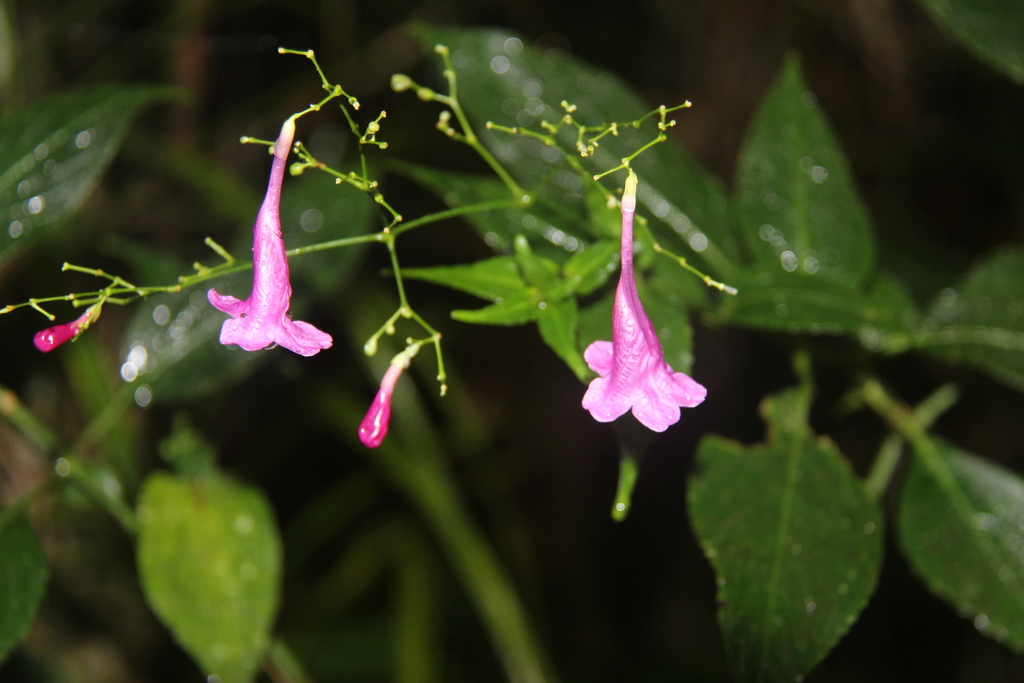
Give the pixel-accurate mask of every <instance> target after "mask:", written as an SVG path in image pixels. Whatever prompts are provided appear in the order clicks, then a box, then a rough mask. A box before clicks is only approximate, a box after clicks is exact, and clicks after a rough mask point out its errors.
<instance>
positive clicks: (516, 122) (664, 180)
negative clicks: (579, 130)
mask: <svg viewBox="0 0 1024 683" xmlns="http://www.w3.org/2000/svg"><path fill="white" fill-rule="evenodd" d="M415 32H416V35H417V37H418V38H419V39H420V42H421V44H422V45H423V47H424V49H426V50H431V51H432V50H433V48H434V45H436V44H437V43H442V44H444V45H447V46H449V47H450V48H451V50H452V60H453V62H454V64H455V69H456V74H457V76H458V82H459V101H460V102H461V103H462V106H463V108H464V109H465V110H466V112H467V114H468V115H469V117H470V120H471V122H472V123H473V124H474V126H475V127H476V132H477V134H478V135H479V136H480V137H481V139H482V140H484V142H485V143H486V144H487V146H488V147H489V148H490V149H491V150H492V151H493V152H494V154H495V156H496V157H497V158H498V160H499V161H500V162H501V163H502V164H503V165H505V167H506V168H508V169H509V170H510V171H511V172H512V173H513V175H514V176H516V178H517V179H518V180H519V181H520V182H521V183H524V184H525V186H527V187H528V188H533V187H536V186H538V185H540V184H541V182H542V180H544V179H545V178H551V183H550V184H549V185H546V186H545V187H546V188H547V190H548V192H546V193H545V195H544V196H545V197H546V198H548V199H550V200H552V201H558V202H560V203H561V204H562V205H563V206H571V207H575V206H577V205H579V204H581V203H585V200H584V198H583V194H585V187H584V186H583V184H579V185H577V184H575V183H576V182H577V181H579V180H581V178H580V176H579V175H578V174H577V173H576V172H575V171H571V170H568V169H567V167H566V165H565V164H564V162H562V161H560V160H559V159H558V158H557V157H554V158H555V161H553V162H551V161H548V160H547V159H546V158H545V156H543V155H542V154H541V151H542V148H543V147H544V144H543V143H542V142H540V141H539V140H529V139H525V138H523V137H520V136H512V135H509V134H507V133H503V132H498V131H488V130H485V129H484V124H485V123H486V122H487V121H488V120H490V121H493V122H495V123H498V124H501V125H505V126H520V127H532V128H533V129H534V130H537V131H539V130H541V129H540V121H541V120H547V121H549V122H554V121H555V120H556V119H559V118H561V116H562V115H563V114H564V111H563V109H562V107H561V105H560V102H561V101H562V100H566V101H568V102H570V103H572V104H574V105H576V106H577V110H576V111H575V112H574V113H573V116H574V117H576V119H577V120H579V121H581V122H582V123H584V124H585V125H591V126H592V125H599V124H602V123H605V124H607V123H611V122H625V121H633V120H636V119H638V118H639V117H640V116H643V115H644V114H646V113H647V112H648V111H650V109H651V107H649V106H647V105H646V104H645V103H644V102H643V101H642V99H641V98H640V97H638V96H637V95H636V93H634V92H633V91H632V90H631V89H630V88H628V87H627V86H626V85H625V84H624V83H622V81H620V80H618V79H617V78H616V77H615V76H614V75H612V74H611V73H609V72H607V71H605V70H603V69H599V68H597V67H595V66H592V65H589V64H586V63H585V62H583V61H581V60H578V59H576V58H574V57H571V56H569V55H567V54H565V53H563V52H560V51H557V50H542V49H537V48H534V47H532V46H529V45H527V46H524V47H522V49H521V50H519V51H516V50H515V49H514V48H513V47H510V48H506V45H516V43H515V42H509V38H512V36H511V35H509V34H507V33H505V32H503V31H497V30H487V29H457V28H448V27H438V26H427V25H422V24H420V25H416V26H415ZM517 40H518V39H517ZM518 45H520V46H521V45H522V43H518ZM495 57H501V58H502V59H505V60H508V64H509V68H508V69H507V70H505V71H504V72H503V73H501V74H496V73H495V72H494V71H493V70H492V69H491V61H492V59H494V58H495ZM526 83H535V84H536V85H537V86H539V94H536V95H535V96H534V95H533V93H535V92H537V88H530V89H526V90H525V91H524V84H526ZM528 100H529V101H528ZM669 104H672V103H669ZM512 105H514V108H513V107H512ZM526 107H530V109H528V110H527V109H526ZM685 116H686V112H685V111H680V112H676V113H675V114H674V117H675V118H679V119H680V120H684V119H685ZM566 133H567V134H568V133H569V131H568V130H566ZM656 136H657V129H656V126H655V124H654V121H648V122H647V123H646V124H645V126H644V127H643V128H642V129H641V130H640V131H637V130H634V129H633V128H624V127H620V128H619V134H618V135H617V136H610V135H609V136H606V137H605V138H603V139H602V140H601V142H600V144H599V146H598V147H597V148H596V150H595V153H594V154H593V155H592V156H590V157H587V158H586V159H582V160H581V163H583V164H585V165H586V167H587V169H589V170H590V171H591V172H600V171H606V170H608V169H610V168H613V167H615V166H618V165H619V163H620V160H621V158H622V157H624V156H626V155H628V154H632V153H634V152H636V151H637V150H638V149H639V148H640V147H641V146H643V145H644V144H646V143H647V142H649V141H650V140H653V139H654V138H655V137H656ZM574 142H575V134H572V135H567V138H566V139H564V140H563V143H564V145H563V146H564V148H565V149H566V150H567V151H570V153H572V154H575V151H573V150H574V149H575V148H574ZM577 158H579V157H577ZM632 167H633V169H634V170H635V171H636V172H637V173H638V174H639V175H640V179H641V185H640V188H639V189H638V192H637V200H638V202H639V204H640V205H641V206H646V207H647V208H648V209H649V210H650V211H651V213H653V214H654V215H655V216H657V217H658V218H659V219H660V220H661V221H663V222H664V223H665V224H666V225H668V226H671V227H672V228H673V229H675V230H676V231H677V232H678V233H679V234H680V235H681V236H682V237H683V239H684V240H685V241H691V240H696V241H697V242H702V241H703V239H702V238H701V237H698V235H702V236H704V237H706V238H707V240H708V244H707V246H706V247H705V249H704V250H703V251H702V252H701V253H700V256H701V258H703V259H705V260H706V261H707V262H708V263H710V264H712V266H713V267H715V268H716V269H720V270H727V269H731V268H733V267H734V264H735V263H736V262H737V260H738V247H737V245H736V243H735V240H734V239H733V235H732V232H731V229H730V227H729V220H728V211H727V208H728V204H727V200H726V192H725V190H724V188H723V186H722V183H721V181H719V180H718V179H717V178H715V177H714V176H712V175H711V174H709V173H708V172H707V171H706V170H704V169H703V168H702V167H701V166H700V164H699V163H697V162H696V161H695V160H693V158H692V157H691V156H690V155H689V154H688V153H686V151H685V150H683V149H682V148H681V147H678V146H676V145H675V144H673V143H672V142H665V143H662V144H659V145H656V146H654V147H653V148H651V149H650V150H648V151H646V152H644V153H643V154H641V155H640V156H639V157H637V159H636V160H634V161H633V163H632ZM572 178H576V180H572ZM560 179H564V184H563V185H559V184H558V182H559V180H560ZM619 182H621V180H620V181H619Z"/></svg>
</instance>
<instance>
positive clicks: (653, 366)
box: [583, 171, 708, 432]
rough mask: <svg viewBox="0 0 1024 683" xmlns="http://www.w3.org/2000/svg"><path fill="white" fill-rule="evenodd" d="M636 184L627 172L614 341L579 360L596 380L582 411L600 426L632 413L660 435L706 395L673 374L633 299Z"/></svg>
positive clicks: (603, 343) (594, 347)
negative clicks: (682, 409) (680, 414)
mask: <svg viewBox="0 0 1024 683" xmlns="http://www.w3.org/2000/svg"><path fill="white" fill-rule="evenodd" d="M636 185H637V178H636V174H634V173H633V171H630V172H629V178H628V179H627V180H626V189H625V191H624V192H623V194H622V272H621V274H620V275H619V286H618V287H617V288H616V290H615V308H614V309H613V310H612V340H611V341H610V342H607V341H596V342H594V343H593V344H591V345H590V346H588V347H587V350H586V352H584V354H583V357H584V359H585V360H586V361H587V365H589V366H590V369H591V370H593V371H594V372H596V373H597V374H598V375H600V377H598V378H596V379H594V380H593V381H592V382H591V383H590V387H589V388H588V389H587V393H586V394H585V395H584V396H583V407H584V408H585V409H587V410H589V411H590V413H591V415H593V416H594V419H595V420H597V421H598V422H611V421H612V420H614V419H616V418H618V417H620V416H622V415H624V414H625V413H626V411H627V410H629V409H630V408H632V409H633V415H634V416H635V417H636V419H637V420H639V421H640V422H641V423H642V424H644V425H645V426H646V427H648V428H649V429H652V430H654V431H656V432H663V431H665V430H666V429H668V427H669V425H673V424H675V423H676V422H678V421H679V408H680V406H682V407H684V408H692V407H694V406H696V405H699V404H700V403H701V402H702V401H703V400H704V397H705V396H707V393H708V392H707V389H705V388H704V387H703V386H701V385H700V384H698V383H697V382H695V381H693V380H692V379H690V378H689V377H688V376H687V375H685V374H683V373H681V372H674V371H673V370H672V368H671V367H670V366H669V364H668V363H666V362H665V356H664V354H663V353H662V350H661V342H660V341H658V335H657V333H655V331H654V326H653V325H651V321H650V320H649V319H648V318H647V314H646V313H645V312H644V307H643V304H641V303H640V297H639V296H637V293H636V280H635V279H634V274H633V214H634V212H635V211H636Z"/></svg>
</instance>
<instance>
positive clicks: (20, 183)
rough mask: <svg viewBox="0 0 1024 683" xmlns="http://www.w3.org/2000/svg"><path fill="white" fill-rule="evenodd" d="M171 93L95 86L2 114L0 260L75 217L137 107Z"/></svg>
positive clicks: (164, 90) (161, 89)
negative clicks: (2, 220)
mask: <svg viewBox="0 0 1024 683" xmlns="http://www.w3.org/2000/svg"><path fill="white" fill-rule="evenodd" d="M174 92H175V91H174V90H172V89H169V88H166V87H153V86H125V85H118V86H112V85H104V86H93V87H88V88H81V89H79V90H74V91H71V92H66V93H62V94H59V95H54V96H53V97H49V98H47V99H45V100H41V101H39V102H34V103H32V104H29V105H27V106H25V107H22V108H20V109H17V110H15V111H13V112H11V113H10V114H7V115H6V116H4V117H3V119H0V215H3V216H4V224H3V225H2V226H0V265H3V263H5V262H6V261H8V260H10V259H11V258H12V257H13V256H14V255H16V254H17V253H18V252H19V251H20V250H21V249H23V248H24V247H25V246H27V245H29V244H30V243H32V242H35V241H37V240H39V239H41V238H44V237H45V236H46V235H48V234H52V232H53V231H54V230H55V229H56V228H57V227H59V226H60V224H61V223H62V222H63V221H65V220H66V219H67V218H69V217H70V216H71V215H73V214H74V213H75V212H76V211H77V210H78V208H79V207H80V206H81V205H82V203H83V202H84V201H85V200H86V198H87V197H88V196H89V193H90V192H91V191H92V189H93V188H94V187H95V186H96V184H97V183H98V182H99V180H100V177H101V176H102V174H103V172H104V170H106V168H107V165H108V164H109V163H110V160H111V159H112V158H113V156H114V154H115V153H116V152H117V150H118V149H119V148H120V146H121V141H122V140H123V139H124V136H125V133H126V132H127V130H128V124H129V123H131V120H132V118H133V117H134V116H135V113H136V112H137V111H138V110H139V109H140V108H141V107H143V106H144V105H146V104H149V103H151V102H154V101H156V100H166V99H169V98H170V97H171V96H172V95H173V94H174Z"/></svg>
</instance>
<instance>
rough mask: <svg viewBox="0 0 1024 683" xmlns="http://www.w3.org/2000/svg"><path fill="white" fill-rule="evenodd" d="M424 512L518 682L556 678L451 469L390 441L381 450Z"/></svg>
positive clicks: (508, 670) (509, 672)
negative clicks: (402, 450)
mask: <svg viewBox="0 0 1024 683" xmlns="http://www.w3.org/2000/svg"><path fill="white" fill-rule="evenodd" d="M376 454H377V455H378V456H379V457H380V459H381V460H382V462H383V464H384V465H385V466H386V467H387V469H388V471H389V472H391V474H392V476H393V477H394V479H395V480H396V481H397V483H399V484H400V486H401V487H402V488H403V489H404V490H405V491H406V493H407V494H408V495H409V496H410V498H411V499H412V500H413V501H414V503H415V504H416V505H417V506H418V507H419V508H420V510H421V511H422V513H423V515H424V517H425V519H426V521H427V523H428V524H429V525H430V527H431V528H432V529H433V532H434V534H435V535H436V537H437V538H438V540H439V541H440V543H441V545H442V546H443V547H444V549H445V551H446V553H447V555H448V557H449V559H450V560H451V562H452V564H453V566H454V569H455V572H456V573H457V574H458V575H459V577H460V579H461V580H462V583H463V585H464V586H465V588H466V590H467V592H468V593H469V597H470V600H471V601H472V602H473V604H474V605H475V606H476V608H477V611H478V612H479V614H480V616H481V618H482V619H483V621H484V623H485V624H486V625H487V629H488V631H489V633H490V634H491V637H492V639H493V641H494V646H495V649H496V650H497V652H498V654H499V656H500V658H501V662H502V664H503V665H504V668H505V672H506V674H507V676H508V679H509V680H510V681H513V682H515V683H545V682H552V683H553V682H554V681H555V680H556V679H555V677H554V674H553V673H551V670H550V666H549V664H548V663H547V661H546V657H545V655H544V652H543V649H542V647H541V645H540V642H539V641H538V639H537V637H536V635H535V634H534V631H533V628H532V627H531V625H530V620H529V616H528V615H527V613H526V610H525V609H524V607H523V605H522V603H521V602H520V601H519V596H518V595H517V594H516V590H515V588H514V587H513V584H512V581H511V579H510V578H509V577H508V576H507V575H506V574H505V571H504V569H503V568H502V566H501V563H500V562H499V560H498V558H497V557H496V556H495V554H494V551H493V550H492V549H491V547H490V544H489V543H488V541H487V539H486V537H485V536H484V534H483V532H482V531H481V530H480V529H479V528H477V526H476V525H475V524H474V523H473V522H472V521H471V517H470V515H469V513H468V511H467V510H466V509H465V506H464V504H463V502H462V499H461V497H460V495H459V493H458V489H457V487H456V485H455V482H454V481H453V480H452V477H451V475H450V473H449V472H448V471H447V470H446V469H445V468H444V467H443V466H442V464H441V463H440V462H438V460H437V459H436V458H433V457H419V456H422V455H425V454H421V453H417V454H416V456H417V457H407V456H404V455H402V454H401V453H400V452H399V451H397V450H395V449H393V448H391V447H389V446H388V444H384V446H383V447H382V448H380V449H378V450H377V451H376Z"/></svg>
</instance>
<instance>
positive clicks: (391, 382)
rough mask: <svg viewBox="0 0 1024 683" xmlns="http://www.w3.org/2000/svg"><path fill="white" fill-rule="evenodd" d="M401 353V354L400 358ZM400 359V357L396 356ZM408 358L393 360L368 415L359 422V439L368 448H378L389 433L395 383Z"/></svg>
mask: <svg viewBox="0 0 1024 683" xmlns="http://www.w3.org/2000/svg"><path fill="white" fill-rule="evenodd" d="M400 357H401V355H399V358H400ZM396 360H398V358H396ZM407 365H408V360H405V361H404V362H395V361H392V362H391V365H390V366H388V371H387V372H385V373H384V377H383V379H381V381H380V390H379V391H378V392H377V395H376V396H375V397H374V399H373V403H371V404H370V409H369V410H368V411H366V417H364V418H363V421H362V422H360V423H359V440H360V441H362V442H363V445H364V446H366V447H367V448H376V447H377V446H379V445H381V443H383V441H384V437H385V436H387V435H388V421H389V420H390V419H391V395H392V394H393V393H395V383H396V382H397V381H398V378H399V377H400V376H401V375H402V370H405V368H406V366H407Z"/></svg>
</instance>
